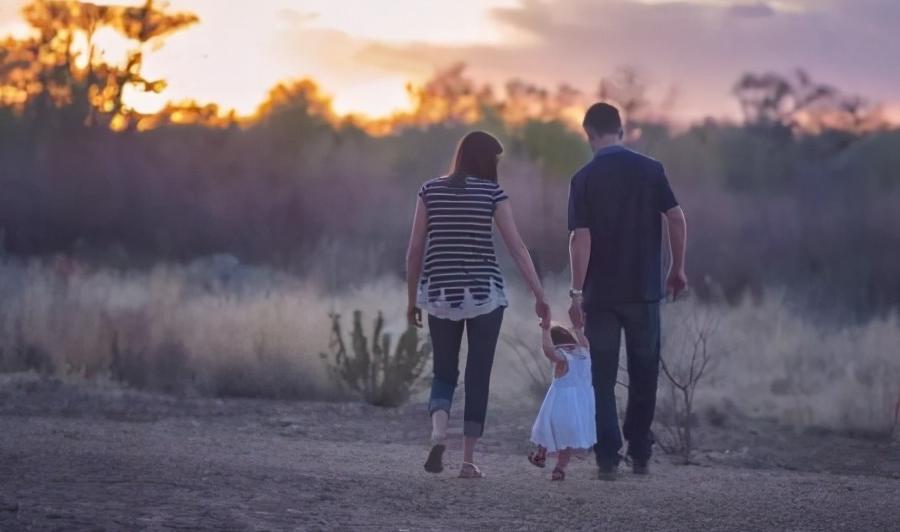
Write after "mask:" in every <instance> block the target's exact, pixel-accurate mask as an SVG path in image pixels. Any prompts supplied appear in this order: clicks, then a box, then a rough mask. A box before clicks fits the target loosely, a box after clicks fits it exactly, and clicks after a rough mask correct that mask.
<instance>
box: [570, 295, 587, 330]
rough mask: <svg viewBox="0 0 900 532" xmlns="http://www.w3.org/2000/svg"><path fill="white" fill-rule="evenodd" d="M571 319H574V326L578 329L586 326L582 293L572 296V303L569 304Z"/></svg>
mask: <svg viewBox="0 0 900 532" xmlns="http://www.w3.org/2000/svg"><path fill="white" fill-rule="evenodd" d="M569 319H571V320H572V327H574V328H576V329H583V328H584V309H583V308H582V299H581V296H580V295H577V296H573V297H572V304H571V305H569Z"/></svg>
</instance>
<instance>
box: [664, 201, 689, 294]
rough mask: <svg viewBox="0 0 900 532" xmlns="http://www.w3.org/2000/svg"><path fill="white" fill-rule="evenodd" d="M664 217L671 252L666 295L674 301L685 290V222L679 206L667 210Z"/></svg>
mask: <svg viewBox="0 0 900 532" xmlns="http://www.w3.org/2000/svg"><path fill="white" fill-rule="evenodd" d="M665 216H666V222H667V225H668V228H669V248H670V249H671V250H672V268H671V269H670V270H669V276H668V278H667V279H666V294H667V295H669V296H671V298H672V299H673V300H675V299H678V296H679V295H681V294H682V293H683V292H684V291H685V290H686V289H687V274H686V273H685V268H684V255H685V248H686V246H687V220H685V218H684V211H683V210H682V209H681V207H679V206H675V207H672V208H671V209H669V210H667V211H666V213H665Z"/></svg>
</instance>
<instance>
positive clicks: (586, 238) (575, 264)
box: [569, 227, 591, 329]
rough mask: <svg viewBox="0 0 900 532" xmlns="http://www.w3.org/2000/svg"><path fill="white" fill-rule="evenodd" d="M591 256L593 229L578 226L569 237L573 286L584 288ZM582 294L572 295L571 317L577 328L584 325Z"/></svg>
mask: <svg viewBox="0 0 900 532" xmlns="http://www.w3.org/2000/svg"><path fill="white" fill-rule="evenodd" d="M590 258H591V230H590V229H588V228H587V227H576V228H575V229H574V230H573V231H572V235H571V236H570V237H569V263H570V264H571V270H572V288H573V289H574V290H583V289H584V278H585V276H586V275H587V268H588V261H589V260H590ZM581 303H582V296H581V295H573V296H572V306H571V307H570V308H569V317H570V318H572V325H573V326H574V327H575V328H576V329H580V328H581V327H584V311H583V310H582V308H581Z"/></svg>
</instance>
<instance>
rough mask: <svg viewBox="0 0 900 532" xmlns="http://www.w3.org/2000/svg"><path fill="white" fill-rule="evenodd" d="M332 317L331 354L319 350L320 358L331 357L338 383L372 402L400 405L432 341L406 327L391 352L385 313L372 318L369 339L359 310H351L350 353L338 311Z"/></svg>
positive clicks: (421, 368)
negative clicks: (420, 338) (421, 337)
mask: <svg viewBox="0 0 900 532" xmlns="http://www.w3.org/2000/svg"><path fill="white" fill-rule="evenodd" d="M330 317H331V343H330V348H331V356H330V357H329V354H328V353H322V354H321V357H322V359H323V360H326V361H328V359H329V358H331V363H330V366H329V368H328V369H329V373H330V374H331V375H332V378H334V379H335V380H336V381H337V382H338V383H339V384H341V385H342V386H345V387H347V388H349V389H350V390H351V391H353V392H355V393H357V394H359V395H360V396H361V397H362V398H363V399H364V400H365V401H366V402H367V403H369V404H372V405H375V406H399V405H401V404H403V403H404V402H406V400H407V399H409V396H410V394H411V393H412V391H413V388H414V387H415V385H416V384H417V383H418V381H419V378H420V377H421V376H422V374H423V373H424V371H425V364H426V362H427V361H428V358H429V355H430V354H431V344H430V343H429V342H427V341H424V342H422V343H421V344H420V342H419V332H418V331H417V330H416V328H415V327H407V329H406V331H405V332H404V333H403V334H402V335H401V336H400V339H399V340H398V341H397V346H396V349H394V351H393V355H392V354H391V335H390V334H388V333H385V332H383V330H384V315H383V314H382V313H381V312H379V313H378V315H377V317H376V318H375V323H374V327H373V331H372V340H371V342H370V341H369V338H367V337H366V335H365V333H364V332H363V325H362V311H359V310H356V311H354V312H353V331H352V333H351V337H350V346H351V349H352V353H351V352H350V351H348V349H347V342H345V341H344V332H343V328H342V326H341V316H340V314H336V313H332V314H330Z"/></svg>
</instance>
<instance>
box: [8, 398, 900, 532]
mask: <svg viewBox="0 0 900 532" xmlns="http://www.w3.org/2000/svg"><path fill="white" fill-rule="evenodd" d="M0 405H2V406H0V530H3V531H7V530H45V529H47V530H53V529H58V530H73V529H75V530H81V529H83V530H100V529H106V530H145V529H146V530H171V529H186V530H197V529H202V530H282V529H301V530H306V529H309V530H334V529H341V530H346V529H378V530H463V529H465V530H481V529H483V530H563V529H592V530H594V529H610V530H617V531H622V530H626V531H627V530H641V531H643V530H897V529H898V527H900V524H898V523H900V480H897V479H895V478H890V477H889V476H888V477H885V476H861V475H837V474H829V473H804V472H791V471H785V470H782V469H747V468H737V467H731V466H714V467H697V466H692V467H681V466H674V465H670V464H668V463H667V461H666V460H665V459H661V460H660V461H659V463H656V464H654V465H655V469H654V474H653V475H652V476H651V477H649V478H638V477H633V476H631V475H630V474H626V475H623V476H622V478H621V479H620V480H619V481H617V482H613V483H608V482H600V481H597V480H594V479H593V478H592V475H593V468H592V464H591V463H590V462H589V461H583V462H576V463H575V464H573V466H572V470H571V472H570V479H569V480H567V481H566V482H564V483H553V484H551V483H550V482H549V481H547V480H546V478H545V476H546V472H541V471H539V470H536V469H534V468H531V467H530V466H528V464H527V463H526V462H525V460H524V458H523V455H522V453H521V452H520V451H521V450H522V448H523V447H522V446H523V445H524V443H523V442H521V441H515V442H509V435H510V434H519V433H520V432H521V430H522V426H523V424H522V423H523V422H524V421H525V420H524V419H523V418H522V416H513V415H509V416H498V417H502V418H503V419H498V420H497V421H496V422H495V425H496V426H495V428H496V430H494V433H495V434H498V435H500V436H499V437H498V438H496V439H495V438H493V437H488V438H486V440H485V447H486V449H487V452H486V453H484V454H482V455H481V462H482V464H483V466H484V469H485V471H486V472H487V474H488V475H489V478H487V479H484V480H482V481H464V480H459V479H456V478H454V476H453V474H454V473H455V470H454V469H453V468H454V467H455V466H451V470H449V471H447V472H445V473H444V474H443V475H440V476H430V475H427V474H426V473H424V472H423V471H422V469H421V461H422V459H423V458H424V447H423V446H422V444H421V443H420V441H419V440H420V439H421V431H422V422H423V421H424V420H423V418H422V414H421V412H419V411H418V410H417V409H412V408H410V409H401V410H380V409H375V408H370V407H366V406H364V405H356V404H350V405H348V404H344V405H335V404H315V403H295V404H287V403H278V402H265V401H211V400H190V401H187V400H174V399H171V398H165V397H155V396H150V395H144V394H138V393H133V392H122V391H120V390H115V389H108V390H107V389H98V390H94V389H84V388H83V387H79V386H71V385H69V384H65V383H58V382H56V383H55V384H54V383H51V384H49V385H48V384H46V383H44V384H41V383H37V384H35V383H34V382H32V381H24V384H23V381H20V382H16V383H13V384H10V383H9V382H5V383H0ZM366 441H368V442H369V443H364V442H366ZM891 448H892V449H893V452H894V453H897V452H898V449H897V447H896V445H894V446H892V447H891ZM458 459H459V453H458V450H451V453H450V462H451V464H456V463H458Z"/></svg>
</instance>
